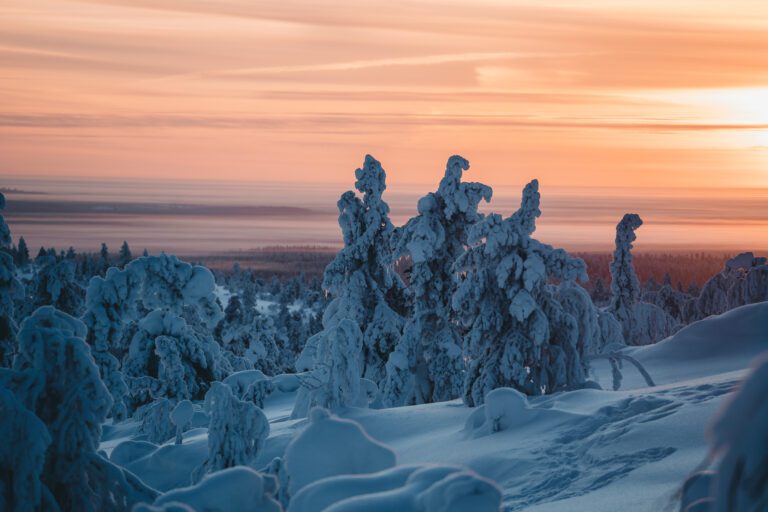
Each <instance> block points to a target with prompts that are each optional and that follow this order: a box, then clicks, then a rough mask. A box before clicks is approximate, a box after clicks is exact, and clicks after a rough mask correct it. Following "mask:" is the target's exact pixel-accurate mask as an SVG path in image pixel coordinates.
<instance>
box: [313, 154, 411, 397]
mask: <svg viewBox="0 0 768 512" xmlns="http://www.w3.org/2000/svg"><path fill="white" fill-rule="evenodd" d="M355 176H356V178H357V181H356V182H355V187H356V188H357V190H359V191H360V192H361V193H362V194H363V198H362V200H361V199H360V198H358V197H357V196H356V195H355V193H354V192H352V191H348V192H345V193H344V194H342V196H341V198H340V199H339V201H338V203H337V205H338V209H339V226H341V231H342V234H343V237H344V247H343V248H342V249H341V251H339V253H338V254H337V255H336V257H335V258H334V259H333V261H332V262H331V263H330V264H329V265H328V267H327V268H326V269H325V274H324V279H323V288H325V289H326V290H327V291H328V292H329V293H330V294H331V296H333V297H334V299H333V301H332V302H331V304H329V305H328V307H327V309H326V313H325V315H324V317H323V328H324V331H323V332H326V331H328V330H332V329H334V328H335V327H336V326H337V325H338V324H339V322H340V321H341V320H342V319H348V320H350V321H352V322H354V323H356V324H357V325H358V326H359V328H360V331H361V332H362V333H363V338H362V339H363V350H362V358H361V365H360V369H361V371H362V374H361V375H360V376H363V377H365V378H367V379H370V380H372V381H373V382H375V383H376V384H379V385H380V384H382V383H383V380H384V379H385V377H386V372H385V364H386V361H387V359H388V358H389V354H390V353H391V352H392V351H393V350H394V347H395V345H396V344H397V341H398V340H399V339H400V336H401V334H402V328H403V322H404V321H403V317H402V313H403V310H404V299H403V284H402V282H401V280H400V278H399V277H398V276H397V274H395V272H394V271H393V269H392V252H391V250H390V238H391V235H392V230H393V226H392V223H391V222H390V220H389V205H387V203H386V202H384V201H383V200H382V198H381V196H382V194H383V193H384V189H385V188H386V185H385V177H386V176H385V173H384V169H382V168H381V164H380V163H379V162H378V161H377V160H376V159H374V158H373V157H372V156H370V155H367V156H366V157H365V163H364V164H363V167H362V168H360V169H357V170H356V171H355Z"/></svg>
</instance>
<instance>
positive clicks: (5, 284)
mask: <svg viewBox="0 0 768 512" xmlns="http://www.w3.org/2000/svg"><path fill="white" fill-rule="evenodd" d="M3 208H5V196H4V195H3V194H2V193H0V210H2V209H3ZM10 247H11V230H10V228H9V227H8V224H6V223H5V218H4V217H3V216H2V215H1V214H0V367H9V366H10V365H11V361H12V359H13V354H14V353H15V351H16V348H15V345H16V331H17V329H18V328H17V325H16V319H15V305H14V301H15V300H16V299H20V298H21V297H23V295H24V287H23V286H22V284H21V283H20V282H19V280H18V279H16V267H15V265H14V264H13V258H12V257H11V255H10V254H8V252H7V250H8V249H10Z"/></svg>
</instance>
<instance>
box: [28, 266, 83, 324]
mask: <svg viewBox="0 0 768 512" xmlns="http://www.w3.org/2000/svg"><path fill="white" fill-rule="evenodd" d="M75 268H76V265H75V262H74V261H72V260H66V259H65V260H61V261H56V260H55V259H52V260H51V261H49V262H48V263H47V264H46V265H44V266H43V267H42V268H40V269H39V270H38V271H37V273H36V274H35V277H34V279H33V280H32V285H31V287H30V288H31V290H28V291H29V292H30V293H31V295H32V301H31V303H30V306H31V307H30V311H34V310H35V309H37V308H38V307H40V306H54V307H55V308H56V309H58V310H59V311H63V312H64V313H67V314H68V315H72V316H80V315H81V314H82V313H83V306H84V303H85V290H84V289H83V287H82V286H80V283H78V282H77V279H76V278H75Z"/></svg>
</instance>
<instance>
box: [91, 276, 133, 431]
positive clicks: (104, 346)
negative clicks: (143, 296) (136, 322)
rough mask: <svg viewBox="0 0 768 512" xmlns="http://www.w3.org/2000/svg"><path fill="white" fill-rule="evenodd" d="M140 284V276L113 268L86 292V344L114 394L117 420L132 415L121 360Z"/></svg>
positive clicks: (95, 277)
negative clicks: (128, 413) (124, 339)
mask: <svg viewBox="0 0 768 512" xmlns="http://www.w3.org/2000/svg"><path fill="white" fill-rule="evenodd" d="M140 285H141V276H140V275H139V274H137V273H134V272H131V271H130V270H124V271H123V270H119V269H117V268H110V269H109V271H108V272H107V274H106V276H105V277H103V278H102V277H100V276H94V277H93V278H92V279H91V282H90V283H89V284H88V289H87V292H86V312H85V315H84V316H83V322H84V323H85V325H86V326H87V327H88V336H87V338H86V341H87V342H88V344H89V345H90V346H91V352H92V354H93V358H94V360H95V361H96V364H97V365H98V367H99V373H100V374H101V378H102V379H103V380H104V383H105V384H106V386H107V389H109V392H110V394H111V395H112V399H113V408H112V410H111V411H110V416H112V417H113V418H115V419H117V420H120V419H124V418H125V416H126V414H127V412H128V408H127V407H128V403H129V398H128V386H127V385H126V383H125V379H124V377H123V374H122V372H121V371H120V360H121V359H122V357H123V355H124V354H125V352H126V350H127V347H126V346H124V345H123V333H124V331H125V327H126V324H127V323H128V321H129V320H130V319H131V318H132V317H133V316H135V315H136V314H137V313H136V305H137V302H138V294H139V288H140Z"/></svg>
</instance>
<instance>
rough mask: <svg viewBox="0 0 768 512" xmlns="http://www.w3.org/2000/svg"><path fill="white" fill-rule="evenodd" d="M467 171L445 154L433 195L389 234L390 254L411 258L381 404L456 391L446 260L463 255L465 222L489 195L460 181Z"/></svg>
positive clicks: (458, 376)
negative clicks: (402, 319) (404, 310)
mask: <svg viewBox="0 0 768 512" xmlns="http://www.w3.org/2000/svg"><path fill="white" fill-rule="evenodd" d="M467 169H469V162H468V161H467V160H465V159H464V158H462V157H460V156H452V157H450V158H449V159H448V163H447V165H446V169H445V176H444V177H443V179H442V181H441V182H440V186H439V187H438V189H437V192H435V193H430V194H428V195H426V196H424V197H422V198H421V199H420V200H419V202H418V205H417V209H418V213H419V214H418V216H416V217H414V218H412V219H410V220H409V221H408V223H407V224H406V225H405V226H404V227H402V228H398V229H396V230H395V232H394V236H393V239H394V241H395V250H394V256H395V257H401V256H409V257H410V259H411V262H412V267H411V273H410V290H411V292H412V295H413V313H412V315H411V316H410V317H409V319H408V322H407V323H406V325H405V328H404V330H403V336H402V337H401V338H400V341H399V342H398V345H397V349H396V351H395V352H393V353H392V355H390V358H389V361H388V362H387V382H386V384H385V387H384V401H385V403H388V404H390V405H404V404H413V403H424V402H433V401H434V402H437V401H443V400H450V399H453V398H456V397H458V396H460V395H461V391H462V386H463V381H464V361H463V357H462V349H461V345H462V342H461V335H460V333H459V332H458V328H457V326H456V325H455V324H454V323H452V322H451V307H450V303H451V296H452V295H453V292H454V291H455V288H456V286H455V283H454V279H453V275H454V270H453V264H454V262H455V261H456V259H457V258H458V257H459V256H460V255H461V254H462V253H463V252H464V248H465V247H466V245H467V234H468V231H469V229H470V227H471V226H472V225H474V224H475V223H477V222H478V221H479V220H480V219H481V218H482V215H481V214H480V213H478V211H477V208H478V205H479V203H480V201H482V200H485V201H490V199H491V194H492V191H491V188H490V187H488V186H486V185H483V184H481V183H471V182H470V183H462V182H461V176H462V173H463V172H464V171H466V170H467Z"/></svg>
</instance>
